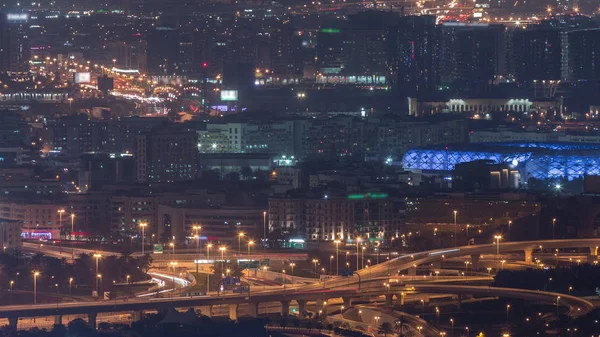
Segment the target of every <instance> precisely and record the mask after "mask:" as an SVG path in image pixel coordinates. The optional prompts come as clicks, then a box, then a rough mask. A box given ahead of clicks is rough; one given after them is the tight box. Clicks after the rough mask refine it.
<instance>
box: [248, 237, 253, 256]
mask: <svg viewBox="0 0 600 337" xmlns="http://www.w3.org/2000/svg"><path fill="white" fill-rule="evenodd" d="M253 244H254V241H253V240H250V241H248V260H250V247H252V245H253Z"/></svg>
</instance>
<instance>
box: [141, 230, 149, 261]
mask: <svg viewBox="0 0 600 337" xmlns="http://www.w3.org/2000/svg"><path fill="white" fill-rule="evenodd" d="M146 226H148V224H147V223H145V222H140V227H141V228H142V256H143V255H144V237H145V235H144V234H145V232H144V229H146Z"/></svg>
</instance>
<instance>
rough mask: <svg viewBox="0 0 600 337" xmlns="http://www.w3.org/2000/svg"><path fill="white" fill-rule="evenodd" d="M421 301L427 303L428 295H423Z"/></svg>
mask: <svg viewBox="0 0 600 337" xmlns="http://www.w3.org/2000/svg"><path fill="white" fill-rule="evenodd" d="M421 299H422V300H423V303H426V304H429V296H428V295H423V296H422V298H421Z"/></svg>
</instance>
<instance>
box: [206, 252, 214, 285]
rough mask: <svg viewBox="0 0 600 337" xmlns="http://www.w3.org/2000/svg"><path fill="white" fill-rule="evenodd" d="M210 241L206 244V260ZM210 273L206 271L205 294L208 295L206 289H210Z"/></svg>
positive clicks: (208, 256) (208, 258)
mask: <svg viewBox="0 0 600 337" xmlns="http://www.w3.org/2000/svg"><path fill="white" fill-rule="evenodd" d="M212 246H213V245H212V243H208V244H206V260H207V261H208V260H210V249H211V248H212ZM209 288H210V273H206V294H207V295H208V291H209V290H210V289H209Z"/></svg>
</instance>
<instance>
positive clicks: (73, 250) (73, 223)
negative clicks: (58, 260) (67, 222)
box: [71, 213, 75, 260]
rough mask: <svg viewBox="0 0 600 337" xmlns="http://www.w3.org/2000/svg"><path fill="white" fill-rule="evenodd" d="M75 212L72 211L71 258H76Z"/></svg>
mask: <svg viewBox="0 0 600 337" xmlns="http://www.w3.org/2000/svg"><path fill="white" fill-rule="evenodd" d="M74 225H75V213H71V260H75V248H74V247H73V230H74V229H73V228H74V227H75V226H74Z"/></svg>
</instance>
